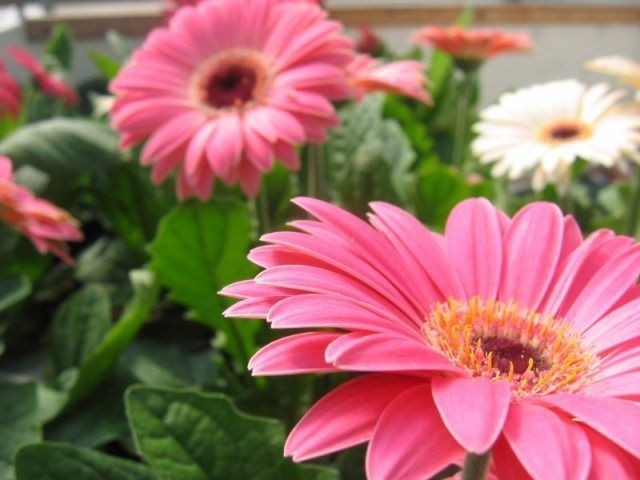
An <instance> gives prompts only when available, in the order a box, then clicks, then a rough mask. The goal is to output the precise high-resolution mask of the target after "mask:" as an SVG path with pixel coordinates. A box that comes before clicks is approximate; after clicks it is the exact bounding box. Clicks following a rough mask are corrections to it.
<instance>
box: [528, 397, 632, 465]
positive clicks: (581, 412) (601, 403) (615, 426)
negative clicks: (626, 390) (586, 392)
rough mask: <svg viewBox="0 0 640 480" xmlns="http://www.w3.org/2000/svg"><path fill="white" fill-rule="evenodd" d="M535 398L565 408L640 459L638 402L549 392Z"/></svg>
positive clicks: (577, 418)
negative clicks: (550, 393) (546, 394)
mask: <svg viewBox="0 0 640 480" xmlns="http://www.w3.org/2000/svg"><path fill="white" fill-rule="evenodd" d="M537 401H538V402H540V403H544V404H547V405H550V406H552V407H556V408H560V409H562V410H564V411H566V412H567V413H569V414H570V415H572V416H574V417H575V418H576V420H579V421H580V422H582V423H584V424H586V425H588V426H590V427H591V428H593V429H594V430H595V431H597V432H598V433H600V434H601V435H603V436H604V437H606V438H608V439H609V440H611V441H612V442H614V443H616V444H617V445H619V446H620V447H621V448H623V449H625V450H627V451H628V452H629V453H631V454H632V455H633V456H634V457H636V458H640V429H639V428H638V425H640V406H639V405H638V404H637V403H635V402H631V401H628V400H620V399H617V398H607V397H587V396H581V395H549V396H546V397H540V398H538V399H537Z"/></svg>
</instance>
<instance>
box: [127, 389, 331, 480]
mask: <svg viewBox="0 0 640 480" xmlns="http://www.w3.org/2000/svg"><path fill="white" fill-rule="evenodd" d="M126 404H127V414H128V416H129V421H130V424H131V428H132V430H133V435H134V440H135V444H136V447H137V449H138V451H139V453H140V454H141V455H142V456H143V457H144V458H145V460H146V461H147V462H148V463H149V465H151V467H152V468H153V469H154V471H155V473H156V475H158V477H159V478H160V479H162V480H219V479H222V478H224V479H225V480H245V479H249V478H251V479H254V480H266V479H272V478H283V479H284V478H286V479H287V480H307V479H308V480H311V479H313V480H332V479H337V478H338V477H337V472H335V471H333V470H331V469H327V468H321V467H314V466H299V465H295V464H294V463H293V462H291V461H290V460H288V459H284V458H282V449H283V444H284V428H283V427H282V425H281V424H280V423H279V422H277V421H275V420H271V419H266V418H259V417H252V416H249V415H245V414H243V413H241V412H239V411H238V410H237V409H236V408H235V407H234V406H233V404H232V403H231V402H230V401H229V399H228V398H226V397H225V396H223V395H219V394H202V393H196V392H187V391H172V390H164V389H159V388H149V387H135V388H133V389H131V390H130V391H129V392H128V394H127V396H126Z"/></svg>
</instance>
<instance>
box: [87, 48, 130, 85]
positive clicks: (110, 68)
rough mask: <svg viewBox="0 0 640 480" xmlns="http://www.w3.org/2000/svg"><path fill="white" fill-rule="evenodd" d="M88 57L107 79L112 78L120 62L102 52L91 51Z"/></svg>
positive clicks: (118, 68) (117, 70)
mask: <svg viewBox="0 0 640 480" xmlns="http://www.w3.org/2000/svg"><path fill="white" fill-rule="evenodd" d="M89 57H90V58H91V60H92V61H93V64H94V65H95V67H96V68H97V69H98V71H99V72H100V73H101V74H102V76H103V77H104V78H106V79H107V80H112V79H114V78H115V76H116V75H117V74H118V72H119V71H120V67H121V66H122V64H121V63H120V62H119V61H118V60H116V59H115V58H112V57H110V56H109V55H105V54H104V53H102V52H98V51H95V50H94V51H91V52H89Z"/></svg>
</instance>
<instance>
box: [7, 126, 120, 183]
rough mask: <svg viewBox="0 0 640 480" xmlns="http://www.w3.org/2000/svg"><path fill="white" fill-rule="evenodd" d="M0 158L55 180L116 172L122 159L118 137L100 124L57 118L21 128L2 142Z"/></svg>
mask: <svg viewBox="0 0 640 480" xmlns="http://www.w3.org/2000/svg"><path fill="white" fill-rule="evenodd" d="M0 155H6V156H7V157H9V158H11V160H12V161H13V164H14V166H15V167H16V168H17V167H20V166H22V165H31V166H34V167H36V168H37V169H38V170H41V171H42V172H45V173H47V174H49V175H50V176H52V177H53V178H59V179H63V178H67V179H68V178H69V177H70V176H77V175H79V174H86V173H87V172H96V171H99V170H105V169H109V168H113V167H114V166H115V164H116V162H117V161H118V160H119V159H120V157H121V153H120V150H119V149H118V137H117V135H116V134H115V132H113V130H111V129H110V128H109V127H108V126H106V125H105V124H103V123H101V122H97V121H94V120H87V119H78V118H73V119H72V118H54V119H51V120H44V121H42V122H38V123H34V124H32V125H28V126H26V127H24V128H21V129H20V130H18V131H17V132H15V133H14V134H12V135H10V136H9V137H7V138H5V139H4V140H3V141H2V142H0Z"/></svg>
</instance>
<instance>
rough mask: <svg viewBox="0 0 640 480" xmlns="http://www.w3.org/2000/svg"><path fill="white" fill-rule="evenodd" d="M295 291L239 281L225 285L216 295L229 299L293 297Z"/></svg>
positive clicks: (251, 281)
mask: <svg viewBox="0 0 640 480" xmlns="http://www.w3.org/2000/svg"><path fill="white" fill-rule="evenodd" d="M296 293H300V292H297V291H296V290H291V289H289V288H280V287H271V286H268V285H258V284H257V283H256V282H255V281H254V280H241V281H239V282H235V283H232V284H231V285H227V286H226V287H224V288H223V289H222V290H220V291H219V292H218V295H222V296H225V297H230V298H238V299H245V298H251V297H274V296H282V297H284V296H289V295H295V294H296Z"/></svg>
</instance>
